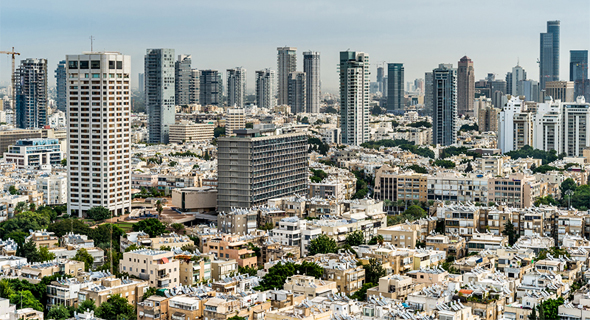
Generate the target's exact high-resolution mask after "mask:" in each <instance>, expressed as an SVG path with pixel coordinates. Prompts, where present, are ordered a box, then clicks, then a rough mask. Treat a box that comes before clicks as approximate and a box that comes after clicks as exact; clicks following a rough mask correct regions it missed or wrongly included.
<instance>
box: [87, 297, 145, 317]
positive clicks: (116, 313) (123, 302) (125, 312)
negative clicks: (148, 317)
mask: <svg viewBox="0 0 590 320" xmlns="http://www.w3.org/2000/svg"><path fill="white" fill-rule="evenodd" d="M95 315H96V317H97V318H103V319H117V320H118V319H125V320H130V319H135V318H136V314H135V308H133V306H132V305H130V304H129V303H128V302H127V299H125V298H122V297H121V295H119V294H116V295H113V296H111V297H110V298H109V299H108V300H107V301H106V302H103V303H102V304H101V305H100V306H99V307H98V308H97V309H96V312H95Z"/></svg>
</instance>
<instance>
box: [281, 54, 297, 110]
mask: <svg viewBox="0 0 590 320" xmlns="http://www.w3.org/2000/svg"><path fill="white" fill-rule="evenodd" d="M277 50H278V58H277V67H278V68H277V70H278V72H277V76H278V78H279V81H278V86H277V101H278V104H279V105H283V104H287V103H288V99H289V85H288V81H289V73H291V72H295V71H297V48H293V47H279V48H277Z"/></svg>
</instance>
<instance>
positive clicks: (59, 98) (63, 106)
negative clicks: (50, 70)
mask: <svg viewBox="0 0 590 320" xmlns="http://www.w3.org/2000/svg"><path fill="white" fill-rule="evenodd" d="M67 84H68V81H67V73H66V61H65V60H62V61H60V62H58V64H57V69H55V95H56V98H55V106H56V108H57V110H59V111H62V112H67V111H68V110H67V103H66V86H67Z"/></svg>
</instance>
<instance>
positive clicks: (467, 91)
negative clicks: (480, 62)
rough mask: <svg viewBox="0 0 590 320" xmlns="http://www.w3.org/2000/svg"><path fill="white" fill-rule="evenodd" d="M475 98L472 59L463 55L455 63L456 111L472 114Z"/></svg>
mask: <svg viewBox="0 0 590 320" xmlns="http://www.w3.org/2000/svg"><path fill="white" fill-rule="evenodd" d="M474 100H475V70H474V69H473V61H471V59H469V57H467V56H463V58H461V59H460V60H459V63H458V65H457V112H458V114H459V115H462V114H469V115H473V101H474Z"/></svg>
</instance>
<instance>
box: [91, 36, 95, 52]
mask: <svg viewBox="0 0 590 320" xmlns="http://www.w3.org/2000/svg"><path fill="white" fill-rule="evenodd" d="M90 52H94V37H93V36H90Z"/></svg>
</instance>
